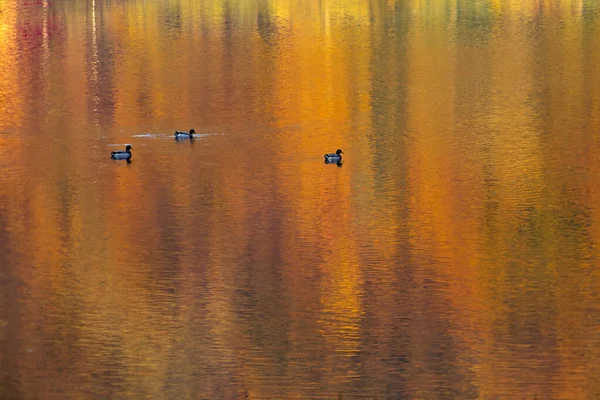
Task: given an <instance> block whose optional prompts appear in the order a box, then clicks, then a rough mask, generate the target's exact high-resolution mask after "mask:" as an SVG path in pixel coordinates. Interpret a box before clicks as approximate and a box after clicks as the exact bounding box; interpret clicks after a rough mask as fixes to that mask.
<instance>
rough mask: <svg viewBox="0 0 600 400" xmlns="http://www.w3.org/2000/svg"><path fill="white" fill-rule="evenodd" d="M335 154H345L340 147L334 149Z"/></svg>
mask: <svg viewBox="0 0 600 400" xmlns="http://www.w3.org/2000/svg"><path fill="white" fill-rule="evenodd" d="M335 154H337V155H338V156H339V155H340V154H346V153H344V152H343V151H342V149H337V150H336V151H335Z"/></svg>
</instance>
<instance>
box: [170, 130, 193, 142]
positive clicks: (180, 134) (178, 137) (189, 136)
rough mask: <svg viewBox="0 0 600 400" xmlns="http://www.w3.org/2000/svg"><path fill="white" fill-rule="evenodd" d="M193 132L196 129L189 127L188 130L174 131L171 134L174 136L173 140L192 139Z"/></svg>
mask: <svg viewBox="0 0 600 400" xmlns="http://www.w3.org/2000/svg"><path fill="white" fill-rule="evenodd" d="M195 133H196V131H195V130H193V129H190V131H189V132H180V131H175V133H174V134H173V136H175V140H185V139H193V138H194V134H195Z"/></svg>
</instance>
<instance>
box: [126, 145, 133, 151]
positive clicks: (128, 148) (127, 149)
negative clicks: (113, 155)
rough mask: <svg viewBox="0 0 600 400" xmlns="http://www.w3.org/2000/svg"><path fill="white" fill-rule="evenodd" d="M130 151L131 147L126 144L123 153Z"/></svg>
mask: <svg viewBox="0 0 600 400" xmlns="http://www.w3.org/2000/svg"><path fill="white" fill-rule="evenodd" d="M131 149H133V147H131V145H129V144H128V145H127V146H125V151H130V150H131Z"/></svg>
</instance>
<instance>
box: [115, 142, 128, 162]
mask: <svg viewBox="0 0 600 400" xmlns="http://www.w3.org/2000/svg"><path fill="white" fill-rule="evenodd" d="M110 158H111V159H113V160H129V159H130V158H131V146H130V145H127V147H125V150H119V151H111V153H110Z"/></svg>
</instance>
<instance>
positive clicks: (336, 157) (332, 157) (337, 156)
mask: <svg viewBox="0 0 600 400" xmlns="http://www.w3.org/2000/svg"><path fill="white" fill-rule="evenodd" d="M342 154H344V152H343V151H342V149H337V150H336V152H335V153H327V154H325V155H324V157H325V163H326V164H329V163H339V162H340V161H342Z"/></svg>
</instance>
